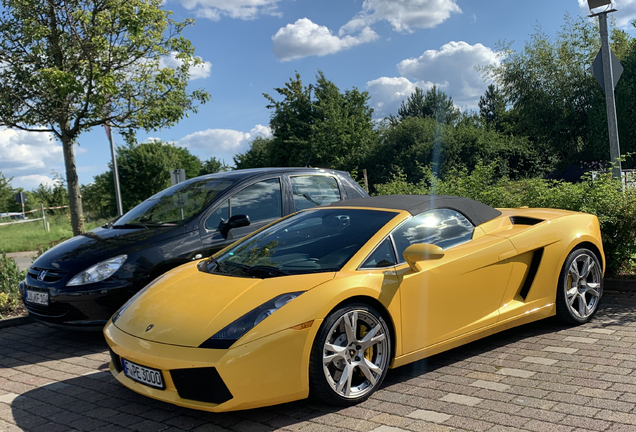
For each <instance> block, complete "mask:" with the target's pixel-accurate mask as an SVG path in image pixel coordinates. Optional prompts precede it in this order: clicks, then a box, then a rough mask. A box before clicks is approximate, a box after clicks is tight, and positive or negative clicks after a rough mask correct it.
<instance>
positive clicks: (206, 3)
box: [181, 0, 281, 21]
mask: <svg viewBox="0 0 636 432" xmlns="http://www.w3.org/2000/svg"><path fill="white" fill-rule="evenodd" d="M279 1H280V0H181V4H182V5H183V7H184V8H186V9H188V10H193V9H195V11H196V14H197V15H198V16H200V17H202V18H208V19H211V20H213V21H218V20H220V19H221V18H222V17H224V16H227V17H230V18H238V19H242V20H253V19H256V18H257V17H258V16H259V15H275V16H280V15H281V13H280V12H279V11H278V2H279Z"/></svg>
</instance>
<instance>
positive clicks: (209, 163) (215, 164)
mask: <svg viewBox="0 0 636 432" xmlns="http://www.w3.org/2000/svg"><path fill="white" fill-rule="evenodd" d="M230 169H231V168H230V166H229V165H226V164H225V162H223V161H222V160H220V159H217V158H215V157H214V156H212V157H211V158H210V159H208V160H206V161H205V162H203V163H202V164H201V169H200V170H199V175H205V174H214V173H218V172H222V171H229V170H230Z"/></svg>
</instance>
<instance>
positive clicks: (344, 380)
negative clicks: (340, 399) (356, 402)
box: [336, 364, 353, 396]
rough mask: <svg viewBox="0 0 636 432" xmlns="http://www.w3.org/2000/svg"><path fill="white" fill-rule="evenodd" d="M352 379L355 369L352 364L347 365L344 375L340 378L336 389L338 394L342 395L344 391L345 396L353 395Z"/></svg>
mask: <svg viewBox="0 0 636 432" xmlns="http://www.w3.org/2000/svg"><path fill="white" fill-rule="evenodd" d="M352 377H353V367H352V366H351V365H350V364H346V365H345V368H344V370H343V371H342V375H341V376H340V381H339V382H338V387H336V390H337V391H338V393H342V390H343V389H344V390H345V391H344V394H345V396H349V395H350V394H351V378H352ZM345 386H346V387H345Z"/></svg>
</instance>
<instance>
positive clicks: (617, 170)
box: [598, 11, 623, 184]
mask: <svg viewBox="0 0 636 432" xmlns="http://www.w3.org/2000/svg"><path fill="white" fill-rule="evenodd" d="M609 12H610V11H607V12H602V13H600V14H598V23H599V27H600V30H601V53H602V56H603V83H604V84H605V86H604V87H605V104H606V106H607V130H608V132H609V142H610V157H611V162H612V176H613V177H614V178H616V179H618V180H620V181H621V184H622V183H623V181H622V178H621V172H622V166H621V160H620V157H621V149H620V145H619V142H618V120H617V119H616V100H615V98H614V71H613V70H612V57H611V51H610V49H611V48H610V42H609V36H608V34H607V14H608V13H609Z"/></svg>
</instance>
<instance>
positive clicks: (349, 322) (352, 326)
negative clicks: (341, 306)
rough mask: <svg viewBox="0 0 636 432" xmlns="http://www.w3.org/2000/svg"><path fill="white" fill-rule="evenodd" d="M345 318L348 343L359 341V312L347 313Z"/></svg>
mask: <svg viewBox="0 0 636 432" xmlns="http://www.w3.org/2000/svg"><path fill="white" fill-rule="evenodd" d="M343 319H344V328H345V332H346V333H347V345H348V344H350V343H351V342H357V340H358V338H357V337H356V327H357V326H358V312H357V311H353V312H352V313H350V314H347V315H345V316H344V317H343Z"/></svg>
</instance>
